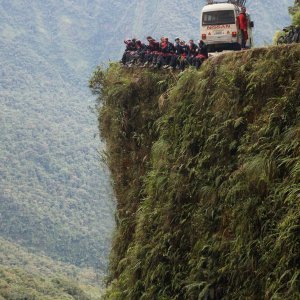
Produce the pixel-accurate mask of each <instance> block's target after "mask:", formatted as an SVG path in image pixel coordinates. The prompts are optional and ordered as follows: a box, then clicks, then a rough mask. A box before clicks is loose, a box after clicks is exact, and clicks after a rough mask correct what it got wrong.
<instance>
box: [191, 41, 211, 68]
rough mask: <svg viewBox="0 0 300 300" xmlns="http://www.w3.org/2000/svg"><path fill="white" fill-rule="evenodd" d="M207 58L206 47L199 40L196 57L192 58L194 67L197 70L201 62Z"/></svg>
mask: <svg viewBox="0 0 300 300" xmlns="http://www.w3.org/2000/svg"><path fill="white" fill-rule="evenodd" d="M207 58H208V51H207V45H206V44H205V43H204V42H203V41H202V40H200V41H199V44H198V50H197V55H196V56H195V58H194V64H193V65H194V66H195V67H196V69H199V68H200V66H201V65H202V63H203V61H204V60H205V59H207Z"/></svg>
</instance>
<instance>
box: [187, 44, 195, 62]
mask: <svg viewBox="0 0 300 300" xmlns="http://www.w3.org/2000/svg"><path fill="white" fill-rule="evenodd" d="M197 49H198V46H197V45H196V44H195V43H194V40H190V41H189V44H188V57H187V60H188V63H189V64H190V65H193V63H194V57H195V56H196V53H197Z"/></svg>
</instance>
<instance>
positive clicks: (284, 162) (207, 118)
mask: <svg viewBox="0 0 300 300" xmlns="http://www.w3.org/2000/svg"><path fill="white" fill-rule="evenodd" d="M299 61H300V45H297V44H295V45H291V46H281V47H268V48H261V49H253V50H248V51H242V52H237V53H227V54H223V55H220V56H216V57H214V58H210V59H209V60H208V61H207V62H205V63H204V64H203V65H202V67H201V69H200V70H199V71H197V70H195V69H193V68H190V69H189V70H186V71H185V72H184V73H181V74H180V75H178V74H176V73H172V72H171V73H170V71H167V70H151V69H149V70H146V69H140V68H131V69H128V68H122V67H121V66H120V65H118V64H111V65H110V67H109V68H108V70H103V69H101V68H98V69H97V70H96V71H95V73H94V75H93V77H92V78H91V81H90V86H91V89H92V90H93V91H94V92H95V93H96V94H99V95H101V96H100V97H99V98H98V101H99V104H100V103H101V105H99V120H100V129H101V133H102V135H103V136H104V137H105V139H106V140H107V147H108V164H109V166H110V169H111V172H112V175H113V179H114V187H115V191H116V196H117V200H118V203H117V212H118V215H117V217H118V223H117V231H116V234H115V238H114V243H113V248H112V253H111V261H110V279H109V283H110V286H109V289H108V290H107V293H106V298H105V299H113V300H116V299H120V300H121V299H122V300H123V299H128V300H129V299H130V300H134V299H136V300H138V299H145V300H146V299H149V300H150V299H170V300H171V299H172V300H173V299H178V300H179V299H180V300H181V299H208V300H217V299H230V300H235V299H236V300H239V299H289V300H294V299H299V297H300V278H299V269H300V264H299V245H300V232H299V219H300V206H299V205H300V203H299V187H300V164H299V162H300V152H299V150H300V76H299V75H300V65H299Z"/></svg>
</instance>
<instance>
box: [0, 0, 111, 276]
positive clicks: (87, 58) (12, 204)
mask: <svg viewBox="0 0 300 300" xmlns="http://www.w3.org/2000/svg"><path fill="white" fill-rule="evenodd" d="M81 5H83V3H82V4H81ZM0 6H1V7H0V16H1V18H0V22H1V30H0V49H1V51H0V65H1V77H0V85H1V89H0V97H1V102H0V111H1V113H0V118H1V122H0V131H1V136H0V149H1V155H0V190H1V194H0V211H1V214H0V223H1V227H0V235H1V236H2V237H5V238H6V239H8V240H10V241H14V242H17V243H19V244H21V245H24V246H26V247H28V248H30V249H31V250H33V251H35V252H42V253H44V254H46V255H49V256H50V257H52V258H55V259H57V260H62V261H65V262H69V263H72V264H76V265H78V266H93V267H95V268H100V269H101V270H102V271H104V270H105V268H106V257H107V253H108V247H109V240H110V231H111V228H112V226H113V221H112V210H113V204H112V195H111V192H110V183H109V175H108V172H107V171H106V170H105V169H104V168H101V169H100V168H99V163H98V154H97V148H99V147H100V145H99V143H98V139H95V138H94V135H95V133H96V123H95V116H93V115H92V114H91V112H90V111H89V109H88V106H89V105H91V102H89V101H91V99H90V98H89V97H88V95H87V90H86V85H87V83H86V77H85V75H86V74H87V73H88V70H89V64H91V60H92V59H91V56H92V54H91V52H92V51H94V48H93V43H91V42H90V39H91V38H92V37H91V36H92V33H93V31H86V30H85V28H86V27H88V20H87V19H88V16H89V14H88V12H89V11H93V7H89V8H87V9H86V10H81V9H80V6H77V7H76V6H74V5H72V4H71V3H69V1H65V2H64V3H62V2H57V1H47V2H46V3H41V2H40V1H31V2H30V3H29V2H28V1H1V4H0ZM72 18H73V19H72ZM75 20H76V22H77V29H76V30H75V28H74V25H72V24H71V23H72V22H73V21H75ZM73 24H74V23H73ZM78 28H79V29H81V31H78ZM91 32H92V33H91ZM83 33H84V34H83ZM77 44H78V45H79V44H80V45H82V44H85V45H88V46H87V48H89V49H90V50H89V49H83V48H82V47H79V46H76V45H77ZM94 57H95V56H94Z"/></svg>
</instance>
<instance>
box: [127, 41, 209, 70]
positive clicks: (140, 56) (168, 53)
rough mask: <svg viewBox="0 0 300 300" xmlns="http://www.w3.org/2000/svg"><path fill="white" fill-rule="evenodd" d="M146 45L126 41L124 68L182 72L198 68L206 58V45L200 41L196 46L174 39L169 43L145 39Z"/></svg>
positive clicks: (190, 42)
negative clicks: (189, 68)
mask: <svg viewBox="0 0 300 300" xmlns="http://www.w3.org/2000/svg"><path fill="white" fill-rule="evenodd" d="M147 42H148V43H147V44H144V43H142V42H141V41H140V40H137V39H135V38H133V39H131V40H126V41H124V43H125V44H126V50H125V52H124V54H123V57H122V60H121V63H122V64H123V65H124V66H129V67H131V66H133V65H138V66H140V67H150V68H155V69H161V68H163V69H172V70H175V69H179V70H181V71H183V70H184V69H185V68H186V67H187V66H194V67H196V68H197V69H199V68H200V66H201V64H202V62H203V61H204V60H205V59H207V58H208V51H207V46H206V44H205V43H204V42H203V41H202V40H200V41H199V42H198V43H197V44H196V43H195V42H194V41H193V40H189V42H188V43H186V42H185V41H183V40H181V39H180V38H179V37H177V38H175V41H174V43H171V42H170V41H169V39H168V38H167V37H162V38H161V39H160V42H159V41H156V40H155V39H154V38H152V37H151V36H148V37H147Z"/></svg>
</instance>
